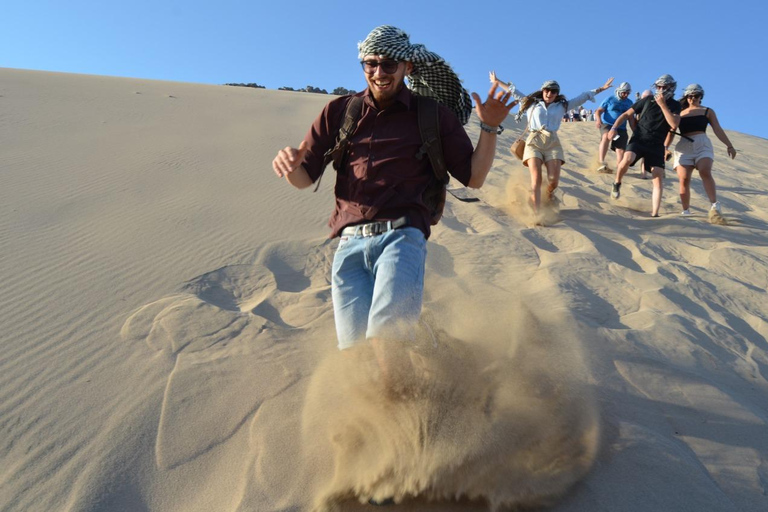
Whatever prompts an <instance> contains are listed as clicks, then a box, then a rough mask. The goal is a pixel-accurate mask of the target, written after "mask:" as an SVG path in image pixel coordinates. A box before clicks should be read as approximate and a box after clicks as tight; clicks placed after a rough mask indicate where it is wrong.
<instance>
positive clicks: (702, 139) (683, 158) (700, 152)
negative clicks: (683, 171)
mask: <svg viewBox="0 0 768 512" xmlns="http://www.w3.org/2000/svg"><path fill="white" fill-rule="evenodd" d="M687 137H688V138H690V139H693V140H688V139H686V138H682V139H680V141H679V142H678V143H677V145H676V146H675V167H677V166H678V165H685V166H694V167H695V166H696V164H697V163H699V160H701V159H702V158H711V159H712V160H714V159H715V152H714V151H713V149H712V142H711V141H710V140H709V137H707V134H706V133H699V134H696V135H687Z"/></svg>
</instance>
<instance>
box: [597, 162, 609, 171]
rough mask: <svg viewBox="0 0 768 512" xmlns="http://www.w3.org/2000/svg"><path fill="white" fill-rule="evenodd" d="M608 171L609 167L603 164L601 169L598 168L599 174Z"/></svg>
mask: <svg viewBox="0 0 768 512" xmlns="http://www.w3.org/2000/svg"><path fill="white" fill-rule="evenodd" d="M607 169H608V166H607V165H605V164H601V165H600V167H598V168H597V172H605V171H606V170H607Z"/></svg>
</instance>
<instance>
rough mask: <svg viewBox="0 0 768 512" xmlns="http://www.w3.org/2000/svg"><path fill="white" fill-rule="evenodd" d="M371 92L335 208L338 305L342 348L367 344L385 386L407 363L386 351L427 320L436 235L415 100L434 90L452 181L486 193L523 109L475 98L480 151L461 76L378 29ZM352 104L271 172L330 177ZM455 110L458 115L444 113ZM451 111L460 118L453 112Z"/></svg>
mask: <svg viewBox="0 0 768 512" xmlns="http://www.w3.org/2000/svg"><path fill="white" fill-rule="evenodd" d="M358 49H359V56H360V59H361V63H362V66H363V71H364V76H365V80H366V82H367V84H368V87H367V89H366V90H365V91H363V92H362V93H359V94H357V96H361V97H362V98H363V108H362V114H361V117H360V120H359V122H358V124H357V128H356V130H355V131H354V133H353V134H352V135H350V137H349V139H348V140H349V146H348V156H347V158H346V161H345V164H344V167H343V168H342V170H341V171H339V172H337V173H336V186H335V195H336V208H335V210H334V212H333V214H332V216H331V219H330V221H329V226H330V227H331V237H336V236H340V241H339V246H338V249H337V251H336V254H335V256H334V261H333V269H332V296H333V305H334V318H335V322H336V333H337V337H338V341H339V348H340V349H345V348H349V347H351V346H353V345H354V344H356V343H359V342H362V341H366V340H369V341H370V342H371V343H372V345H373V347H374V350H375V352H376V356H377V358H378V359H379V363H380V366H381V369H382V374H383V376H384V378H385V379H388V378H390V377H391V375H392V374H394V373H397V372H400V371H402V368H399V366H401V365H402V364H405V363H404V362H403V361H402V358H401V360H393V357H394V356H391V355H388V354H392V353H394V352H396V351H390V350H389V349H388V348H387V347H386V346H387V345H388V344H389V342H391V341H409V340H412V339H413V336H414V329H413V328H414V325H415V324H416V322H418V319H419V315H420V313H421V304H422V295H423V288H424V266H425V262H426V240H427V238H428V237H429V235H430V212H429V209H428V208H427V206H426V205H425V204H424V201H423V198H422V196H423V193H424V191H425V190H426V188H427V187H428V185H429V184H430V181H431V180H435V179H436V178H435V176H434V173H433V171H432V168H431V164H430V162H429V159H428V158H421V159H419V158H416V154H417V152H418V151H419V149H420V147H421V146H422V140H421V133H420V131H419V126H418V119H417V110H416V105H415V101H413V93H412V92H411V91H410V90H409V89H408V87H405V80H404V79H405V77H406V76H408V77H409V82H410V85H411V88H413V89H414V90H416V92H419V91H420V87H423V89H421V90H422V91H423V90H429V91H430V92H431V93H432V94H431V95H437V96H438V98H437V99H438V100H439V101H440V103H442V104H441V105H440V106H439V111H438V119H439V125H440V136H441V142H442V147H443V152H444V158H445V162H446V165H447V168H448V171H449V173H450V174H451V175H452V176H453V177H454V178H455V179H457V180H458V181H459V182H461V183H462V184H463V185H465V186H468V187H472V188H480V187H481V186H482V185H483V183H484V182H485V178H486V176H487V175H488V172H489V171H490V168H491V164H492V162H493V158H494V156H495V152H496V137H497V133H500V132H501V130H500V129H499V125H500V124H501V122H502V121H503V120H504V118H506V116H507V114H508V113H509V111H510V109H511V108H512V107H513V106H514V105H515V104H516V103H517V102H514V101H513V102H510V101H509V100H510V95H509V93H504V92H499V93H496V86H495V85H494V86H493V87H492V88H491V90H490V92H489V93H488V97H487V99H486V101H485V103H482V102H481V100H480V97H479V96H478V95H477V94H473V95H472V96H473V97H474V99H475V103H476V107H475V111H476V112H477V116H478V117H479V119H480V122H481V124H480V126H481V128H482V130H481V132H480V138H479V140H478V142H477V147H476V148H475V149H473V147H472V142H471V141H470V140H469V137H468V136H467V134H466V132H465V131H464V128H463V126H462V123H461V122H460V120H459V118H457V115H458V116H459V117H461V118H462V119H464V120H466V119H468V117H469V114H470V113H471V101H470V100H469V97H468V95H467V94H466V91H464V89H463V88H461V86H460V82H459V80H458V77H457V76H456V75H455V73H453V71H452V70H451V69H450V67H448V65H447V64H445V61H444V60H443V59H442V58H440V57H439V56H438V55H436V54H434V53H431V52H429V51H427V50H426V49H425V48H424V47H423V46H422V45H411V44H410V41H409V38H408V35H407V34H406V33H405V32H403V31H402V30H400V29H397V28H395V27H390V26H382V27H378V28H376V29H374V31H373V32H371V34H369V36H368V37H367V38H366V40H365V41H363V42H362V43H360V44H359V45H358ZM350 98H351V96H344V97H341V98H338V99H336V100H333V101H331V102H330V103H329V104H328V105H326V107H325V108H324V109H323V111H322V112H321V113H320V115H319V116H318V118H317V119H316V120H315V122H314V123H313V124H312V127H311V128H310V130H309V132H308V133H307V135H306V136H305V138H304V140H303V141H302V142H301V144H300V145H299V147H298V148H293V147H286V148H284V149H282V150H281V151H280V152H279V153H278V154H277V156H276V157H275V159H274V161H273V163H272V166H273V168H274V170H275V173H276V174H277V176H279V177H281V178H282V177H284V178H285V179H286V180H287V181H288V182H289V183H290V184H291V185H293V186H295V187H297V188H306V187H309V186H310V185H312V184H313V183H315V182H316V181H317V180H318V179H319V178H320V177H321V175H322V174H323V171H324V160H323V156H324V155H325V153H326V152H327V151H328V150H329V149H331V148H333V147H334V145H335V142H336V137H337V134H338V131H339V129H340V127H341V124H342V122H343V117H344V111H345V107H346V105H347V103H348V102H349V100H350ZM446 103H447V104H449V105H451V106H452V108H449V107H447V106H445V105H444V104H446ZM452 109H453V110H452Z"/></svg>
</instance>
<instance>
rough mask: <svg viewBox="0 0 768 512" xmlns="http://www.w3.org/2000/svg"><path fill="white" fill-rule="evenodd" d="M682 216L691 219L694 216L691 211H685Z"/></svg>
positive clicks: (681, 213)
mask: <svg viewBox="0 0 768 512" xmlns="http://www.w3.org/2000/svg"><path fill="white" fill-rule="evenodd" d="M680 215H681V216H683V217H691V216H693V214H692V213H691V210H683V211H682V212H680Z"/></svg>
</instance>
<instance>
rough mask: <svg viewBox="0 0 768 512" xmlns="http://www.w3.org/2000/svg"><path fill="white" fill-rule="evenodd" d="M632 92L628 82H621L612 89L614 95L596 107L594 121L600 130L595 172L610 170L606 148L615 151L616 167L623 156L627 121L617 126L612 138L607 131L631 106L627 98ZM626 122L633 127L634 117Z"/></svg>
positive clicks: (630, 101) (627, 136) (626, 138)
mask: <svg viewBox="0 0 768 512" xmlns="http://www.w3.org/2000/svg"><path fill="white" fill-rule="evenodd" d="M631 92H632V86H631V85H629V82H622V83H621V84H619V86H618V87H617V88H616V90H615V91H614V95H613V96H610V97H608V98H606V99H605V100H603V102H602V103H601V104H600V106H599V107H598V108H597V116H596V119H595V123H596V126H597V129H598V130H600V145H599V146H598V148H597V158H598V162H599V167H598V168H597V172H610V171H609V169H608V165H607V164H606V163H605V156H606V155H607V154H608V148H609V147H610V148H611V150H612V151H614V152H615V153H616V167H618V165H619V162H621V159H622V158H623V157H624V150H625V149H626V148H627V141H628V140H629V134H628V133H627V121H625V122H624V123H622V124H621V125H619V126H617V128H616V129H617V133H618V135H616V136H615V137H614V138H613V139H610V138H609V137H608V132H609V131H611V127H613V124H614V123H615V122H616V118H618V117H619V116H620V115H621V114H623V113H624V112H626V111H627V110H629V109H630V108H631V107H632V100H630V99H629V93H631ZM628 122H629V123H630V124H631V125H632V130H633V131H634V129H635V118H634V117H630V118H629V120H628Z"/></svg>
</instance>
